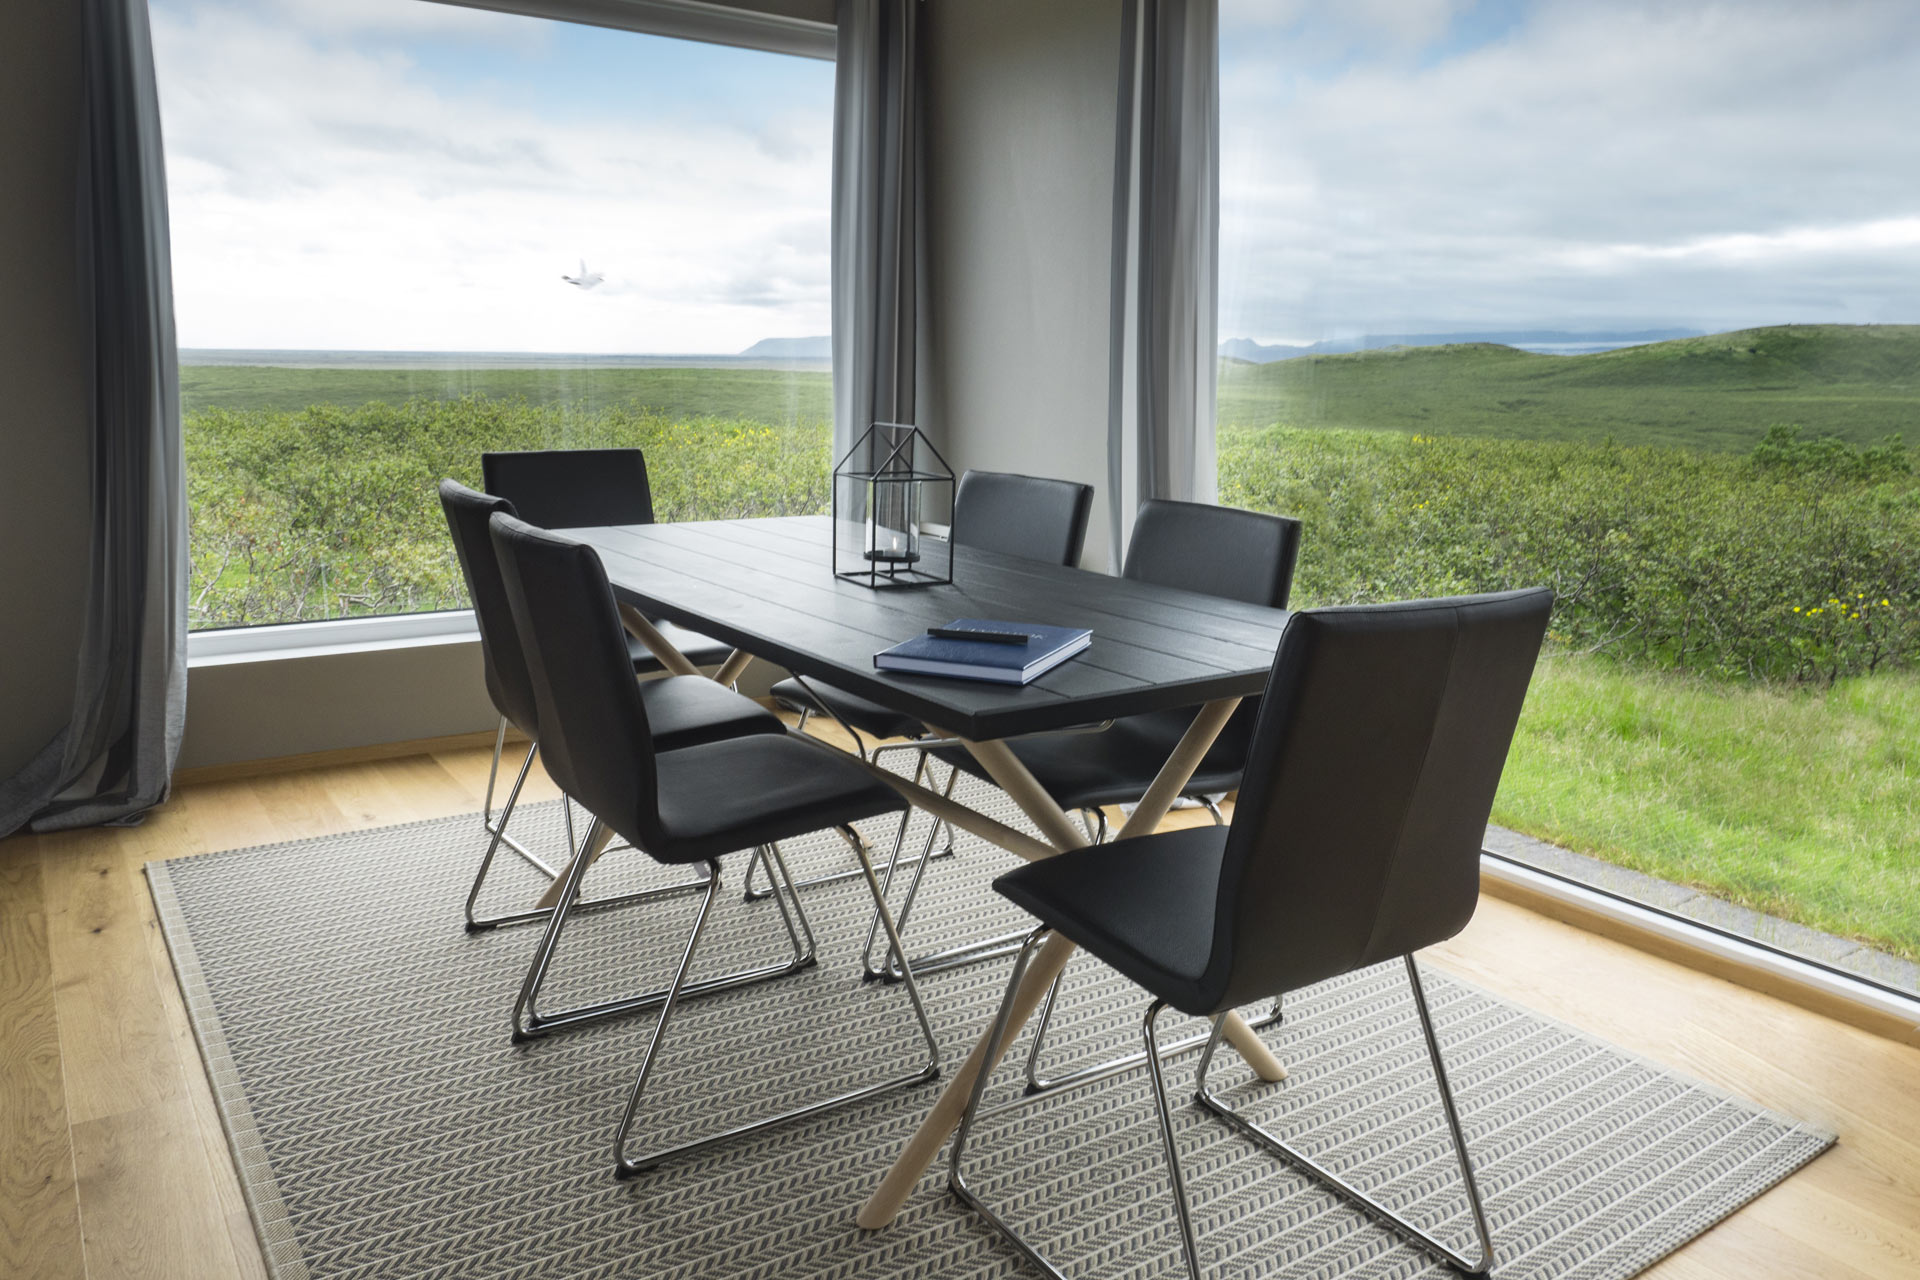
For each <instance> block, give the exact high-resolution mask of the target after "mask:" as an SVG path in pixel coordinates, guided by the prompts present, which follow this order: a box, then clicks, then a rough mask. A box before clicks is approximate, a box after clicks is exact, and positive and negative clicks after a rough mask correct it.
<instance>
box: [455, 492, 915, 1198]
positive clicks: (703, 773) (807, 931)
mask: <svg viewBox="0 0 1920 1280" xmlns="http://www.w3.org/2000/svg"><path fill="white" fill-rule="evenodd" d="M492 532H493V543H494V547H495V550H496V552H497V554H498V555H499V557H500V563H501V569H502V574H503V577H504V579H505V582H506V588H507V596H508V599H509V601H510V603H511V605H512V609H513V616H514V621H515V623H516V624H517V626H518V628H519V633H520V637H521V641H522V646H523V647H524V648H525V650H526V652H527V657H528V667H529V669H530V670H531V672H532V675H533V686H534V696H535V701H536V703H537V704H538V707H539V716H540V726H541V730H542V732H543V734H544V735H545V741H544V744H543V750H544V752H545V755H546V761H547V769H548V771H549V772H550V773H552V774H553V776H554V779H555V781H557V782H558V783H559V784H560V785H561V786H562V787H563V788H565V789H566V791H567V792H568V794H570V795H572V796H573V797H574V798H575V799H576V800H578V801H579V802H580V804H581V805H582V807H583V808H585V809H586V811H587V812H588V813H590V814H592V815H593V822H592V825H591V826H590V827H589V829H588V831H587V834H586V836H585V837H584V838H583V839H582V841H581V844H580V847H579V849H578V850H577V851H576V853H575V856H574V859H573V862H572V863H571V864H570V865H569V866H568V869H567V876H566V881H565V886H564V888H563V890H562V892H561V895H560V899H559V902H558V904H557V905H556V906H555V908H554V914H553V920H552V923H551V924H550V925H549V928H548V932H547V936H546V937H545V938H544V939H543V940H542V942H541V951H540V955H539V958H538V961H537V968H539V969H540V970H542V971H543V970H544V966H545V964H546V961H547V959H548V958H549V957H550V956H551V954H552V948H553V944H554V942H555V940H556V939H557V937H558V934H559V929H560V925H561V923H562V921H563V919H564V917H565V915H566V913H567V911H568V910H569V909H570V907H571V905H572V903H573V901H574V899H575V897H576V896H577V894H578V892H579V887H580V877H581V876H582V875H583V874H584V872H585V868H586V865H587V864H588V863H589V862H590V861H591V857H592V851H593V850H594V849H595V848H597V847H598V845H599V843H600V842H603V841H605V840H606V839H607V838H608V837H610V836H611V835H613V834H618V835H620V836H622V837H624V838H625V839H627V840H628V841H630V842H631V843H632V844H633V846H634V847H635V848H636V849H640V850H642V851H644V852H645V853H646V854H647V856H648V857H651V858H653V859H654V860H655V861H657V862H660V863H663V864H666V865H670V866H685V865H695V866H704V867H705V868H706V870H707V878H706V880H705V882H704V890H705V892H704V894H703V895H702V897H701V899H700V905H699V909H698V911H697V913H696V914H695V916H694V920H693V925H692V930H691V932H690V933H689V934H688V936H687V941H686V944H685V946H684V948H683V949H682V951H681V953H680V960H679V963H678V965H677V967H676V968H675V971H674V974H673V978H672V980H671V982H670V983H669V985H668V986H667V987H666V988H665V989H664V990H663V991H662V992H660V993H659V999H658V1001H657V1003H658V1005H659V1008H660V1015H659V1019H658V1021H656V1022H655V1023H654V1027H653V1034H652V1037H651V1039H649V1041H648V1042H647V1048H646V1052H645V1054H644V1055H643V1056H642V1057H641V1060H640V1066H639V1070H638V1073H637V1074H636V1076H635V1079H634V1084H633V1089H632V1092H631V1094H630V1096H629V1098H628V1100H627V1106H626V1110H625V1112H624V1114H623V1115H622V1117H621V1121H620V1126H619V1129H618V1132H617V1135H616V1137H615V1141H614V1154H615V1167H616V1171H617V1172H618V1173H619V1174H620V1175H621V1176H630V1175H632V1174H634V1173H637V1172H639V1171H640V1170H642V1169H645V1168H648V1167H650V1166H652V1165H655V1164H658V1163H659V1162H660V1161H662V1160H665V1159H667V1158H668V1157H670V1156H673V1155H677V1154H680V1153H683V1152H687V1151H692V1150H695V1149H698V1148H701V1147H705V1146H708V1145H711V1144H712V1143H714V1142H718V1141H722V1140H724V1139H728V1138H732V1137H736V1136H739V1135H742V1134H745V1133H749V1132H754V1131H757V1130H759V1129H763V1128H765V1127H767V1126H768V1125H772V1124H778V1123H782V1122H784V1121H787V1120H792V1119H796V1118H798V1117H800V1116H805V1115H812V1114H815V1113H817V1112H820V1111H822V1110H825V1109H827V1108H829V1107H834V1106H840V1105H843V1104H846V1103H849V1102H853V1101H857V1100H858V1099H861V1098H867V1097H871V1096H873V1095H874V1094H876V1093H879V1092H882V1091H884V1090H888V1089H893V1088H897V1087H899V1086H902V1085H906V1084H912V1083H916V1082H919V1081H924V1080H931V1079H932V1078H933V1077H934V1076H935V1075H937V1074H938V1072H939V1062H940V1053H939V1046H938V1044H937V1042H936V1041H935V1038H934V1033H933V1027H932V1024H931V1023H930V1022H929V1021H928V1019H927V1012H926V1008H925V1006H924V1005H923V1004H922V1003H921V1000H920V991H919V987H918V985H917V984H915V983H914V981H913V979H912V970H911V967H909V969H908V978H907V981H906V984H905V985H906V987H907V994H908V998H909V1001H910V1002H911V1004H912V1008H913V1014H914V1017H915V1018H916V1020H917V1021H918V1023H919V1028H920V1034H921V1036H922V1037H923V1039H924V1040H925V1043H926V1049H927V1056H926V1060H925V1062H924V1063H923V1064H921V1065H920V1066H918V1067H915V1068H914V1069H913V1070H912V1071H909V1072H906V1073H904V1074H900V1075H896V1076H891V1077H889V1078H887V1079H885V1080H882V1081H880V1082H878V1083H875V1084H869V1085H865V1086H862V1087H860V1088H857V1089H854V1090H851V1091H847V1092H843V1093H840V1094H837V1095H835V1096H832V1097H829V1098H826V1099H823V1100H821V1101H818V1102H814V1103H810V1104H808V1105H806V1106H803V1107H799V1108H796V1109H793V1110H789V1111H785V1112H782V1113H781V1114H779V1115H777V1116H773V1117H769V1118H766V1119H763V1120H759V1121H755V1122H753V1123H751V1124H748V1125H743V1126H740V1127H737V1128H734V1129H730V1130H728V1131H726V1132H724V1133H720V1134H716V1135H713V1136H709V1137H704V1138H699V1139H696V1140H694V1141H691V1142H686V1143H681V1144H679V1145H677V1146H673V1147H668V1148H662V1149H657V1150H654V1151H650V1152H647V1153H645V1154H642V1155H637V1156H636V1155H629V1154H628V1153H627V1142H628V1139H629V1137H630V1136H631V1134H632V1131H633V1129H634V1126H635V1123H636V1120H637V1118H638V1115H639V1109H640V1103H641V1100H642V1097H643V1095H644V1093H645V1090H646V1085H647V1078H648V1075H649V1074H650V1072H651V1071H652V1069H653V1064H654V1061H655V1059H656V1058H657V1057H658V1055H659V1051H660V1045H661V1042H662V1041H663V1039H664V1038H665V1035H666V1030H667V1026H668V1024H669V1022H670V1021H671V1019H672V1017H673V1011H674V1006H675V1004H676V1003H677V1002H678V1001H679V1000H680V998H681V997H682V996H684V995H691V994H694V993H696V992H699V991H710V990H714V989H716V988H717V987H719V986H722V985H725V986H733V985H739V983H738V981H735V980H727V981H725V982H716V981H715V980H706V981H702V982H697V983H689V982H688V981H687V973H688V971H689V969H690V968H691V967H692V964H693V958H694V954H695V951H696V950H697V948H698V946H699V943H700V937H701V934H702V932H703V930H704V928H705V925H706V921H707V915H708V912H709V910H710V909H711V907H712V906H713V899H714V893H715V891H716V889H717V888H718V887H719V884H720V859H721V857H722V856H724V855H726V854H728V853H732V852H736V851H744V850H748V849H758V850H760V851H762V855H763V856H764V858H765V861H766V865H767V868H768V876H769V878H771V879H772V880H773V881H774V898H775V901H776V902H778V903H779V904H780V910H781V915H782V918H783V920H784V922H785V926H786V930H787V933H788V935H789V938H790V939H791V940H792V941H793V943H794V946H795V950H796V951H799V950H800V949H801V947H802V945H803V944H802V943H801V941H800V939H801V937H802V936H804V938H805V943H804V948H805V951H806V956H807V961H806V962H807V963H808V964H812V963H813V954H812V953H813V950H814V939H813V929H812V926H811V925H810V924H809V923H808V921H807V917H806V912H805V909H804V908H803V907H802V905H801V902H800V895H799V893H798V892H797V891H796V890H795V889H794V887H793V878H792V876H791V875H790V874H789V873H788V871H787V867H786V860H785V858H784V857H783V856H782V855H781V853H780V842H781V841H783V840H786V839H789V838H791V837H794V836H798V835H802V834H804V833H806V832H810V831H820V830H823V829H826V828H829V827H835V826H839V825H843V824H847V823H852V822H856V821H858V820H860V819H862V818H871V817H876V816H878V815H881V814H887V813H899V812H902V811H903V810H905V809H906V807H907V806H906V801H904V800H903V799H901V798H900V795H899V793H898V792H896V791H895V790H894V789H893V787H891V786H889V785H888V784H887V783H885V782H883V781H881V780H880V779H878V778H876V777H875V776H874V775H873V773H871V772H870V771H869V769H868V767H867V766H866V765H864V764H861V763H859V762H857V761H855V760H852V759H850V758H848V757H847V756H845V755H842V754H840V753H839V752H837V751H835V750H834V749H833V748H831V747H827V746H825V745H824V744H818V743H813V742H810V741H808V740H806V739H804V738H802V737H800V736H799V735H791V736H789V735H787V734H785V733H784V732H783V733H781V734H780V735H778V736H775V735H772V734H754V735H751V736H748V737H743V738H732V739H728V740H726V741H722V742H709V743H705V744H702V745H699V746H689V747H683V748H681V749H679V750H675V751H660V750H658V749H657V748H656V744H655V735H654V733H653V731H652V726H651V723H650V721H649V718H648V708H647V705H646V703H645V702H644V701H643V700H642V699H641V698H640V697H639V696H638V692H637V686H636V685H635V683H634V680H633V677H632V674H631V672H630V671H629V670H628V667H627V662H626V642H625V638H624V636H623V635H622V632H621V627H620V618H619V614H618V612H617V610H616V608H615V605H614V597H613V591H612V588H611V587H610V586H609V585H608V582H607V576H606V571H605V569H604V568H603V567H602V565H601V563H600V558H599V556H598V555H597V554H596V553H595V552H594V550H593V549H592V548H591V547H588V546H585V545H582V544H580V543H576V542H572V541H569V540H567V539H566V538H564V537H561V536H557V535H554V534H549V533H545V532H543V531H541V530H539V529H536V528H534V527H533V526H531V525H529V524H527V523H526V522H524V521H521V520H516V519H514V518H513V517H512V516H508V515H504V514H500V515H495V516H494V517H493V520H492ZM896 852H897V850H896ZM856 855H857V856H858V857H859V859H860V869H861V873H862V875H863V877H864V878H865V880H866V882H867V888H868V891H869V892H870V893H871V894H872V896H873V900H874V901H875V902H876V903H879V904H880V907H881V912H882V916H883V923H884V925H885V927H886V930H887V933H888V936H889V937H894V936H895V935H894V932H893V921H892V917H891V916H890V915H887V914H886V911H885V904H884V902H883V900H882V899H881V897H880V883H879V880H878V879H877V878H876V876H875V875H874V870H873V863H872V861H871V860H870V859H869V858H868V856H867V854H866V851H865V850H864V849H856ZM789 912H791V914H789ZM796 924H797V925H798V928H797V930H796V927H795V926H796ZM536 985H537V984H536V983H535V981H534V980H533V978H532V976H531V975H530V977H529V983H528V986H527V988H526V989H525V990H524V991H523V993H522V994H523V1003H530V1002H531V1000H532V996H533V992H534V989H535V986H536ZM629 1007H631V1006H629Z"/></svg>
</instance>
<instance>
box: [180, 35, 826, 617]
mask: <svg viewBox="0 0 1920 1280" xmlns="http://www.w3.org/2000/svg"><path fill="white" fill-rule="evenodd" d="M153 24H154V43H155V57H156V60H157V62H158V66H159V75H160V94H161V111H162V117H163V124H164V129H165V138H166V155H167V172H168V181H169V194H170V198H171V214H172V223H173V266H174V287H175V295H176V307H177V318H178V325H179V341H180V345H181V365H182V368H181V384H182V400H183V409H184V412H185V419H186V423H185V430H186V447H187V468H188V488H189V500H190V504H191V509H192V510H191V520H192V523H191V551H192V561H193V578H192V585H191V595H190V605H191V610H192V612H191V620H192V625H193V626H195V627H196V628H198V627H217V626H234V625H246V624H253V623H267V622H288V621H295V620H303V619H313V618H333V617H344V616H357V615H363V614H381V613H404V612H410V611H416V610H429V609H448V608H462V607H465V603H466V600H465V592H464V590H463V589H462V587H461V585H460V578H459V572H458V567H457V565H456V563H455V561H454V558H453V552H452V548H451V546H450V544H449V542H448V539H447V534H446V527H445V524H444V522H443V521H442V518H441V515H440V512H439V505H438V503H437V501H436V500H435V498H434V492H433V490H434V485H435V484H436V483H437V482H438V481H439V479H440V478H442V477H443V476H452V477H454V478H456V479H458V480H461V481H463V482H464V483H467V484H470V485H472V486H474V487H476V488H478V487H479V486H480V455H481V453H482V452H483V451H486V450H489V449H526V448H567V447H604V446H612V445H618V446H637V447H639V448H642V449H644V450H645V451H646V457H647V463H648V467H649V472H650V478H651V488H652V493H653V501H654V507H655V514H656V516H657V518H659V519H661V520H691V519H711V518H718V517H727V516H740V515H767V514H786V513H798V512H820V511H824V510H825V509H826V505H827V501H828V473H829V470H830V467H831V465H832V460H831V458H830V457H829V454H828V450H829V430H828V425H827V424H828V422H829V420H830V417H831V397H832V392H831V381H832V374H831V364H830V353H829V350H828V345H829V344H828V339H827V337H826V336H825V335H827V334H828V332H829V329H828V314H829V312H828V275H827V255H828V213H829V194H830V192H829V183H830V177H831V147H832V138H831V128H832V112H833V67H832V64H831V63H828V62H821V61H817V60H812V59H803V58H795V57H789V56H784V55H780V54H771V53H762V52H757V51H752V50H743V49H735V48H724V47H720V46H711V45H703V44H696V43H691V42H687V41H680V40H671V39H664V38H660V37H654V36H645V35H637V34H633V33H629V32H621V31H610V30H604V29H600V28H593V27H582V26H575V25H571V24H567V23H559V22H552V21H547V20H543V19H536V18H525V17H514V16H509V15H503V14H495V13H486V12H481V11H477V10H468V9H461V8H457V7H452V6H448V5H442V4H431V3H425V2H424V0H389V2H387V3H379V4H375V3H351V4H341V3H337V2H334V0H275V2H274V3H272V4H257V3H239V2H237V0H154V4H153Z"/></svg>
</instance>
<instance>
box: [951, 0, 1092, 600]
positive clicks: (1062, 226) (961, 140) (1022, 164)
mask: <svg viewBox="0 0 1920 1280" xmlns="http://www.w3.org/2000/svg"><path fill="white" fill-rule="evenodd" d="M923 14H924V19H925V23H926V29H927V30H926V35H927V46H928V49H927V53H928V60H927V71H926V85H927V124H928V147H927V150H928V157H929V160H928V172H927V176H926V184H927V193H926V194H927V209H928V231H927V238H928V242H929V243H928V248H927V270H928V275H929V277H930V279H929V281H928V291H927V298H928V302H927V307H928V313H929V314H928V315H927V336H926V341H925V363H926V370H925V374H924V378H923V381H922V384H921V391H920V405H919V412H920V416H921V421H922V422H923V423H925V424H926V425H927V426H928V427H929V429H930V430H932V431H933V432H935V433H937V438H938V439H939V440H940V441H941V442H942V445H943V447H944V448H945V449H946V456H947V460H948V461H949V462H950V463H952V464H953V467H954V469H955V470H956V471H961V470H965V469H966V468H968V467H980V468H984V469H988V470H994V471H1023V472H1028V473H1031V474H1035V475H1048V476H1061V477H1065V478H1068V479H1073V480H1081V481H1084V482H1086V483H1088V484H1092V485H1093V486H1095V489H1096V491H1097V493H1098V497H1097V499H1096V502H1095V505H1094V510H1093V519H1092V522H1091V526H1090V527H1089V529H1088V531H1087V549H1086V555H1085V563H1086V565H1087V566H1088V567H1089V568H1104V567H1105V566H1106V563H1107V516H1106V509H1107V508H1106V496H1107V495H1106V489H1107V482H1106V481H1107V477H1106V465H1107V464H1106V458H1107V333H1108V308H1107V297H1108V293H1109V289H1110V285H1109V270H1110V267H1109V255H1110V246H1111V243H1112V223H1113V211H1112V210H1113V137H1114V118H1115V113H1116V107H1117V95H1118V86H1119V76H1120V5H1119V2H1118V0H1050V3H1046V4H1033V3H1030V2H1029V0H931V3H929V4H928V5H927V6H926V8H925V9H924V10H923Z"/></svg>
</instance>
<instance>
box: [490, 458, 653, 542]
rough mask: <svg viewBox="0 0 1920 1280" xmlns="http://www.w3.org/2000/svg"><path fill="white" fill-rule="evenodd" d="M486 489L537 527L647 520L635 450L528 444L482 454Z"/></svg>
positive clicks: (648, 500)
mask: <svg viewBox="0 0 1920 1280" xmlns="http://www.w3.org/2000/svg"><path fill="white" fill-rule="evenodd" d="M480 474H481V477H482V478H483V480H484V482H485V484H486V486H487V492H488V493H491V494H493V495H494V496H495V497H500V498H505V499H506V500H507V501H509V502H511V503H512V504H513V508H514V510H515V511H516V512H518V513H519V516H520V518H521V519H522V520H525V521H526V522H527V523H528V524H530V525H533V526H535V527H536V528H540V529H585V528H590V527H592V526H594V525H602V524H652V523H653V491H652V490H651V489H649V488H648V487H647V458H646V455H645V454H643V453H642V452H641V451H640V450H638V449H530V450H526V451H522V452H514V453H483V454H481V455H480Z"/></svg>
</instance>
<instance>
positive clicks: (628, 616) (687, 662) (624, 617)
mask: <svg viewBox="0 0 1920 1280" xmlns="http://www.w3.org/2000/svg"><path fill="white" fill-rule="evenodd" d="M620 621H621V623H622V625H624V626H625V627H626V629H627V630H628V631H629V632H630V633H632V634H633V635H634V636H635V637H636V638H638V639H639V641H640V643H642V644H644V645H646V646H647V648H648V649H649V650H651V651H652V653H653V656H654V657H656V658H658V659H660V665H661V666H663V667H665V668H666V669H667V671H668V672H669V673H671V674H673V675H676V676H697V675H699V674H700V668H698V667H696V666H694V665H693V661H692V659H690V658H688V657H687V655H686V654H684V653H682V652H680V651H679V650H678V649H676V648H674V647H673V641H671V640H669V639H667V638H666V637H665V636H663V635H661V634H660V628H658V627H656V626H654V625H653V624H652V623H651V622H649V621H647V615H646V614H644V613H642V612H640V611H639V610H638V609H636V608H634V607H633V606H632V605H630V604H623V605H621V606H620ZM729 661H731V659H729Z"/></svg>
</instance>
